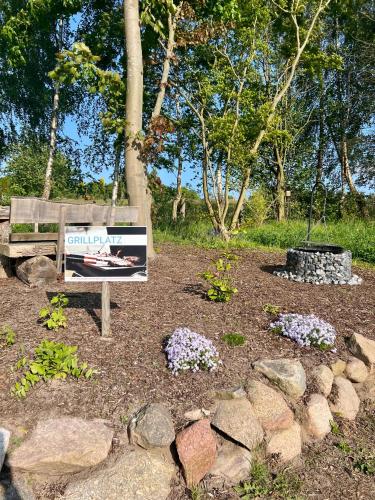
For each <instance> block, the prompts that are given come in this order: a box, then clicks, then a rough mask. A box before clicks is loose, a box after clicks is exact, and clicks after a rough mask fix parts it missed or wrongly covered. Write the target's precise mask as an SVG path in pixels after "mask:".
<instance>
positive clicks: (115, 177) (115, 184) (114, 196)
mask: <svg viewBox="0 0 375 500" xmlns="http://www.w3.org/2000/svg"><path fill="white" fill-rule="evenodd" d="M115 150H116V156H115V167H114V169H113V185H112V200H111V206H112V207H115V206H116V202H117V198H118V185H119V176H120V175H119V174H120V161H121V145H120V144H115Z"/></svg>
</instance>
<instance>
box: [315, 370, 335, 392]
mask: <svg viewBox="0 0 375 500" xmlns="http://www.w3.org/2000/svg"><path fill="white" fill-rule="evenodd" d="M311 378H312V381H313V384H315V386H316V390H318V391H319V392H321V393H322V394H323V395H324V396H325V397H327V396H329V394H330V392H331V389H332V384H333V379H334V375H333V372H332V370H331V369H330V368H328V366H326V365H319V366H316V367H314V368H313V369H312V372H311Z"/></svg>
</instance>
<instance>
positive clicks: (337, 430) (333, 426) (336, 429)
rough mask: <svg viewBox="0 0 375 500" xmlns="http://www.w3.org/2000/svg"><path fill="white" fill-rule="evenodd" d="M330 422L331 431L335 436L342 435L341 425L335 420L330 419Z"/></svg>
mask: <svg viewBox="0 0 375 500" xmlns="http://www.w3.org/2000/svg"><path fill="white" fill-rule="evenodd" d="M329 424H330V426H331V432H332V434H333V435H334V436H341V435H342V433H341V430H340V427H339V426H338V425H337V424H336V422H335V421H334V420H330V421H329Z"/></svg>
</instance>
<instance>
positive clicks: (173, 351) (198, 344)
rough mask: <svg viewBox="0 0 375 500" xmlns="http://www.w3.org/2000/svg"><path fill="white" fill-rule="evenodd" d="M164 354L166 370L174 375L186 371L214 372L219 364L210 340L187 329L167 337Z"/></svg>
mask: <svg viewBox="0 0 375 500" xmlns="http://www.w3.org/2000/svg"><path fill="white" fill-rule="evenodd" d="M165 352H166V354H167V358H168V368H169V369H170V370H172V372H173V374H174V375H177V373H178V372H180V371H187V370H191V371H193V372H197V371H199V370H214V369H215V368H216V367H217V366H218V365H219V364H220V360H219V354H218V352H217V350H216V348H215V347H214V345H213V343H212V342H211V340H209V339H207V338H206V337H203V335H199V334H198V333H195V332H192V331H191V330H189V328H177V329H176V330H175V331H174V332H173V334H172V335H171V336H170V337H169V339H168V342H167V345H166V347H165Z"/></svg>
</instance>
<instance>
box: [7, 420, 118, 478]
mask: <svg viewBox="0 0 375 500" xmlns="http://www.w3.org/2000/svg"><path fill="white" fill-rule="evenodd" d="M112 438H113V430H112V429H110V428H109V427H107V425H106V424H105V423H104V422H103V421H102V420H91V421H89V420H83V419H81V418H75V417H62V418H56V419H49V420H44V421H41V422H39V423H38V424H37V427H36V429H35V430H34V431H33V432H32V434H31V437H30V438H29V439H28V440H26V441H24V442H23V443H22V444H21V446H19V447H18V448H17V449H16V450H15V451H14V452H13V453H12V454H11V455H10V457H9V460H8V462H9V466H10V467H11V469H19V470H22V471H26V472H34V473H40V474H47V475H61V474H69V473H74V472H79V471H81V470H83V469H85V468H86V467H93V466H95V465H98V464H99V463H100V462H102V461H103V460H104V459H105V458H107V455H108V453H109V450H110V449H111V445H112Z"/></svg>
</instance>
